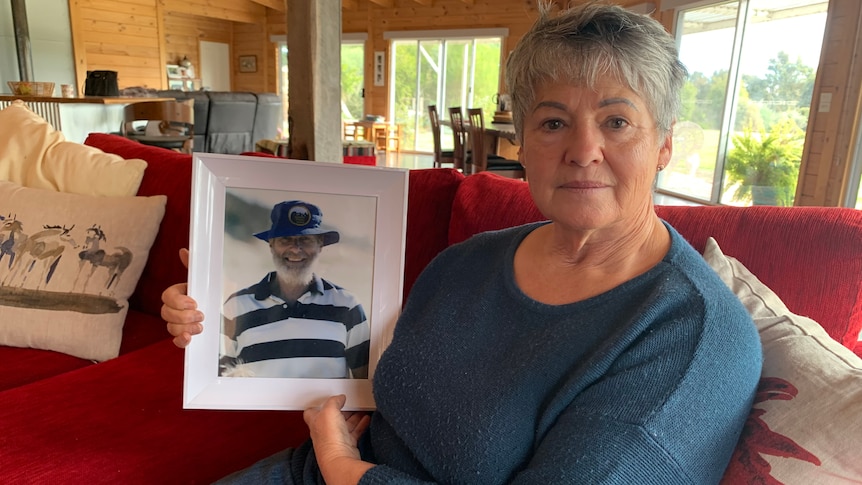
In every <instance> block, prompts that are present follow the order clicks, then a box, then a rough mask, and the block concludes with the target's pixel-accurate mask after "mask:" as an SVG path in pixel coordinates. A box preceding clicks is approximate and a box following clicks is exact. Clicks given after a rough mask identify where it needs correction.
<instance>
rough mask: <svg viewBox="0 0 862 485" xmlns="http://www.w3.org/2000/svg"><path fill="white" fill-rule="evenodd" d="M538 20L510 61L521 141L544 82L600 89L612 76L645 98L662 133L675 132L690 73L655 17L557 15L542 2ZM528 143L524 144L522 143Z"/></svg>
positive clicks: (590, 6) (598, 11) (588, 11)
mask: <svg viewBox="0 0 862 485" xmlns="http://www.w3.org/2000/svg"><path fill="white" fill-rule="evenodd" d="M538 7H539V18H538V20H537V21H536V23H535V24H534V25H533V27H532V28H531V29H530V30H529V31H528V32H527V34H526V35H524V37H523V38H522V39H521V41H520V42H519V43H518V45H517V47H515V50H514V51H512V53H511V55H510V56H509V59H508V61H507V63H506V84H507V87H508V92H509V94H511V96H512V110H513V112H512V117H513V121H514V124H515V130H516V132H517V133H518V136H519V137H523V126H524V119H525V117H526V115H527V110H528V109H529V108H530V106H532V105H533V103H534V102H535V89H536V88H537V87H538V86H540V85H541V84H542V83H543V82H548V81H551V82H564V83H571V84H575V85H585V86H588V87H590V88H593V87H595V84H596V82H597V79H598V78H599V76H602V75H611V76H613V77H615V78H616V79H617V80H618V81H619V82H621V83H623V84H624V85H625V86H627V87H628V88H629V89H631V90H632V91H634V92H635V93H637V95H638V96H640V97H641V98H643V99H644V101H645V102H646V104H647V108H648V109H649V110H650V112H651V113H652V115H653V117H654V118H655V122H656V126H657V128H658V132H659V135H660V136H661V137H663V136H665V135H666V134H667V133H668V132H669V131H670V129H671V126H672V125H673V123H674V121H676V117H677V116H678V113H679V109H680V91H681V90H682V87H683V84H684V83H685V80H686V78H687V76H688V71H687V70H686V68H685V66H683V64H682V63H681V62H680V60H679V52H678V50H677V48H676V42H675V41H674V39H673V37H671V36H670V34H668V32H667V31H666V30H665V29H664V27H663V26H662V25H661V23H659V22H658V21H656V20H655V19H653V18H651V17H649V16H647V15H641V14H638V13H635V12H631V11H629V10H626V9H624V8H622V7H619V6H616V5H607V4H601V3H597V2H591V3H587V4H583V5H578V6H575V7H571V8H568V9H565V10H563V11H561V12H559V13H558V14H557V15H552V14H551V9H552V7H553V2H551V1H548V0H540V1H539V5H538ZM522 141H523V140H522Z"/></svg>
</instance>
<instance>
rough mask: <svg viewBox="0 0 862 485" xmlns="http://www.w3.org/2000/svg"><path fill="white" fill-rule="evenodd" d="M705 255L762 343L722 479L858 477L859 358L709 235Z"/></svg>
mask: <svg viewBox="0 0 862 485" xmlns="http://www.w3.org/2000/svg"><path fill="white" fill-rule="evenodd" d="M703 256H704V259H706V261H707V263H709V265H710V266H711V267H712V269H714V270H715V271H716V272H717V273H718V275H719V276H720V277H721V279H722V281H724V283H725V284H726V285H727V286H728V287H730V289H731V290H733V292H734V293H735V294H736V296H737V297H738V298H739V299H740V300H741V301H742V303H743V305H745V307H746V308H747V309H748V312H749V313H750V314H751V316H752V318H753V319H754V324H755V326H757V330H758V332H759V333H760V341H761V343H762V345H763V371H762V373H761V378H760V386H759V388H758V390H757V395H756V397H755V400H754V401H755V402H754V406H753V409H752V411H751V414H749V416H748V420H747V422H746V424H745V427H744V428H743V431H742V436H741V437H740V439H739V443H737V445H736V449H735V451H734V453H733V457H732V459H731V461H730V465H729V466H728V468H727V471H726V472H725V475H724V479H723V480H722V483H723V484H728V485H730V484H732V485H739V484H755V483H758V484H759V483H773V484H778V483H788V484H789V483H862V460H860V459H859V456H860V455H859V453H860V449H862V359H860V358H859V357H858V356H856V354H854V353H853V352H852V351H850V350H849V349H847V348H846V347H844V346H843V345H841V344H840V343H838V342H836V341H835V340H833V339H832V338H831V337H830V336H829V335H828V334H827V333H826V331H825V330H824V329H823V327H821V326H820V325H819V324H818V323H817V322H815V321H814V320H811V319H810V318H807V317H803V316H800V315H796V314H794V313H793V312H791V311H790V310H789V309H788V308H787V306H785V304H784V303H783V302H782V301H781V299H780V298H778V296H777V295H776V294H775V293H774V292H773V291H772V290H770V289H769V288H768V287H766V285H764V284H763V283H761V282H760V280H758V279H757V277H755V276H754V275H753V274H752V273H751V272H750V271H749V270H748V269H747V268H746V267H745V266H743V264H742V263H740V262H739V261H738V260H736V259H735V258H732V257H729V256H725V255H724V254H722V252H721V249H720V248H719V247H718V244H717V243H716V242H715V240H714V239H712V238H710V239H709V240H707V242H706V248H705V250H704V253H703Z"/></svg>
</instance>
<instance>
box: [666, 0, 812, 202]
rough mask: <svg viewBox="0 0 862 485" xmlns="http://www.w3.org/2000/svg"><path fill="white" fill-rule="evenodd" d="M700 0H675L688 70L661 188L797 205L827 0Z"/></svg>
mask: <svg viewBox="0 0 862 485" xmlns="http://www.w3.org/2000/svg"><path fill="white" fill-rule="evenodd" d="M676 3H682V2H676ZM688 3H691V2H688ZM699 5H701V6H699V7H692V8H685V7H680V8H679V9H678V10H677V15H678V16H677V26H676V29H675V31H676V33H677V41H678V44H679V48H680V58H681V60H682V62H683V63H684V64H685V65H686V67H687V68H688V70H689V79H688V82H687V83H686V85H685V87H684V89H683V93H682V98H683V104H682V112H681V114H680V118H679V120H678V122H677V125H676V128H675V130H674V156H673V159H672V161H671V163H670V165H669V166H668V168H667V169H666V170H665V171H664V172H662V173H661V174H660V176H659V179H658V189H659V192H666V193H670V194H674V195H682V196H685V197H687V198H690V199H693V200H697V201H703V202H710V203H722V204H734V205H751V204H768V205H792V203H793V197H794V195H795V190H796V182H797V180H798V177H799V165H800V162H801V157H802V145H803V143H804V140H805V131H806V129H807V126H808V113H809V109H810V105H811V97H812V93H813V88H814V78H815V74H816V71H817V65H818V63H819V60H820V48H821V44H822V39H823V32H824V29H825V26H826V9H827V0H735V1H724V2H715V3H711V4H709V5H706V6H703V2H700V3H699Z"/></svg>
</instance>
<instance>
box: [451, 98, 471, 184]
mask: <svg viewBox="0 0 862 485" xmlns="http://www.w3.org/2000/svg"><path fill="white" fill-rule="evenodd" d="M449 122H450V123H451V124H452V141H453V142H454V143H453V148H452V158H453V160H454V163H455V167H461V169H462V170H463V171H464V173H470V172H469V170H467V165H468V164H469V163H470V153H469V148H468V145H467V141H468V133H467V126H466V124H465V123H464V113H463V111H461V107H460V106H454V107H450V108H449Z"/></svg>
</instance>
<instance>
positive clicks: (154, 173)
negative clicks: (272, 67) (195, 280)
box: [84, 133, 192, 316]
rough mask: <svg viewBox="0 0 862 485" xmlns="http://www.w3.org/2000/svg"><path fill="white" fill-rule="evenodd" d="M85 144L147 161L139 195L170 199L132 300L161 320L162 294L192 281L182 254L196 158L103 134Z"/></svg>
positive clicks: (89, 139)
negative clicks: (182, 259)
mask: <svg viewBox="0 0 862 485" xmlns="http://www.w3.org/2000/svg"><path fill="white" fill-rule="evenodd" d="M84 143H85V144H86V145H90V146H93V147H96V148H99V149H101V150H103V151H105V152H107V153H113V154H117V155H119V156H121V157H123V158H140V159H143V160H146V161H147V170H146V172H145V173H144V179H143V180H142V181H141V187H140V189H139V190H138V195H139V196H152V195H159V194H164V195H166V196H167V197H168V202H167V205H166V206H165V217H164V219H163V220H162V225H161V229H159V235H158V236H157V237H156V240H155V242H153V247H152V249H151V250H150V259H149V260H148V261H147V266H146V267H145V268H144V272H143V274H141V280H140V283H139V284H138V289H137V290H135V293H134V294H133V295H132V297H131V299H130V300H129V303H130V305H131V307H132V308H136V309H138V310H140V311H143V312H147V313H149V314H151V315H154V316H159V315H160V309H161V307H162V291H164V290H165V288H167V287H168V286H170V285H173V284H174V283H181V282H183V281H186V280H187V278H188V277H187V274H188V272H187V270H186V268H185V266H183V265H182V263H181V262H180V258H179V250H180V248H187V247H189V225H190V218H191V208H190V207H191V198H192V196H191V194H192V184H191V178H192V156H191V155H188V154H183V153H178V152H174V151H171V150H166V149H164V148H159V147H153V146H147V145H142V144H140V143H137V142H134V141H131V140H128V139H126V138H123V137H121V136H117V135H107V134H102V133H91V134H90V135H89V136H88V137H87V139H86V140H85V141H84Z"/></svg>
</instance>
